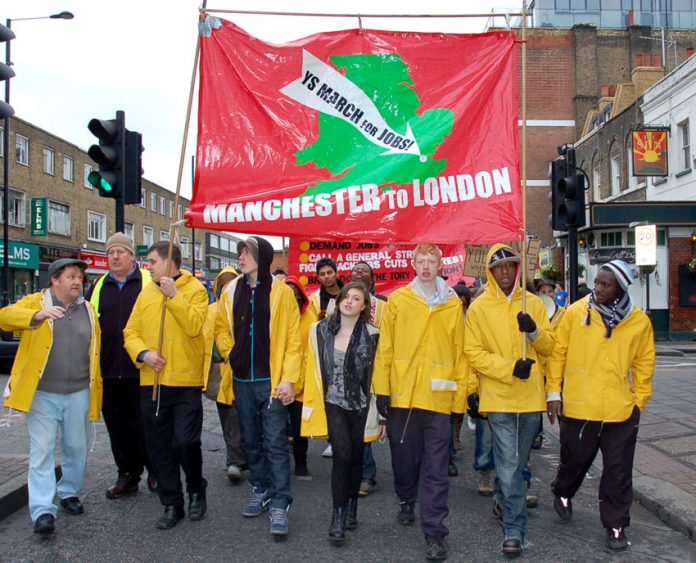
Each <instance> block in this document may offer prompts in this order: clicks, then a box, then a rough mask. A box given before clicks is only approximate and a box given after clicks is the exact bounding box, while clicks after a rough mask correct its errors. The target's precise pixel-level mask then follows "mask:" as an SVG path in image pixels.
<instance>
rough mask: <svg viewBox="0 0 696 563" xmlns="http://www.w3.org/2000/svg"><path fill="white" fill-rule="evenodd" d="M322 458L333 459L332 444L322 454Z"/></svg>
mask: <svg viewBox="0 0 696 563" xmlns="http://www.w3.org/2000/svg"><path fill="white" fill-rule="evenodd" d="M321 457H333V448H332V447H331V444H329V445H328V446H326V449H325V450H324V451H323V452H321Z"/></svg>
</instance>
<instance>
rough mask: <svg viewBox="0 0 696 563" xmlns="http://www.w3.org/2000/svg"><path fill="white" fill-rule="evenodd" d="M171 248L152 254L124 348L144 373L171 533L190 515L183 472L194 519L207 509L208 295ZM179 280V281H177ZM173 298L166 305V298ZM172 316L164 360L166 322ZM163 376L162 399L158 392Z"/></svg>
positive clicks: (153, 456) (151, 443)
mask: <svg viewBox="0 0 696 563" xmlns="http://www.w3.org/2000/svg"><path fill="white" fill-rule="evenodd" d="M168 255H169V242H167V241H160V242H156V243H155V244H153V245H152V246H151V247H150V248H149V249H148V253H147V262H148V265H149V269H150V273H151V274H152V281H153V282H154V283H150V284H148V285H147V286H146V287H145V288H144V289H143V290H142V291H141V292H140V295H139V296H138V299H137V300H136V302H135V305H134V306H133V311H132V312H131V316H130V318H129V319H128V323H127V324H126V328H125V329H124V330H123V340H124V346H125V348H126V351H127V352H128V355H129V356H130V357H131V359H132V360H133V363H135V365H136V367H138V368H139V369H140V404H141V406H142V409H143V428H144V430H145V443H146V444H147V450H148V454H149V455H150V461H152V463H153V465H154V466H155V471H156V472H157V493H158V495H159V498H160V502H161V503H162V504H163V505H164V514H163V515H162V517H161V518H160V519H159V520H158V522H157V527H158V528H159V529H161V530H167V529H169V528H172V527H174V526H175V525H176V524H177V522H179V520H181V519H182V518H183V517H184V495H183V492H182V487H181V477H180V466H181V468H182V469H183V470H184V473H185V474H186V490H187V492H188V496H189V507H188V512H189V520H200V519H201V518H203V515H204V514H205V511H206V507H207V505H206V498H205V489H206V485H207V482H206V480H205V479H203V474H202V473H203V455H202V452H201V430H202V428H203V405H202V402H201V388H202V387H203V355H204V352H205V350H204V347H205V342H204V338H203V323H204V322H205V314H206V310H207V308H208V292H207V291H206V290H205V287H203V284H202V283H200V282H199V281H198V280H197V279H196V278H194V277H193V276H192V275H191V273H190V272H187V271H185V270H180V267H181V250H180V249H179V247H178V246H176V245H174V246H173V247H172V256H171V261H172V264H171V267H170V264H169V257H168ZM170 276H171V277H170ZM165 297H166V300H165V299H164V298H165ZM162 307H164V308H165V314H164V333H163V339H162V351H161V355H160V353H159V352H158V343H159V335H160V323H161V322H162ZM155 372H159V380H158V383H159V385H158V392H157V400H153V396H152V388H153V385H154V382H155Z"/></svg>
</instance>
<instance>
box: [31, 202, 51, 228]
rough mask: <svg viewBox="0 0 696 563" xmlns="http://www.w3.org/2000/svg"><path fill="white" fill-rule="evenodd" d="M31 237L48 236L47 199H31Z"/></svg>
mask: <svg viewBox="0 0 696 563" xmlns="http://www.w3.org/2000/svg"><path fill="white" fill-rule="evenodd" d="M31 235H32V236H34V237H45V236H46V235H48V198H47V197H32V198H31Z"/></svg>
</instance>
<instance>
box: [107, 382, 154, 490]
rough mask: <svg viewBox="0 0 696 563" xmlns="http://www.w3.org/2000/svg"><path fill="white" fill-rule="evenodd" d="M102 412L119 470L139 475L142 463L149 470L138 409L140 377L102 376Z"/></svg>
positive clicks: (150, 470)
mask: <svg viewBox="0 0 696 563" xmlns="http://www.w3.org/2000/svg"><path fill="white" fill-rule="evenodd" d="M102 414H103V415H104V423H105V424H106V430H107V431H108V432H109V440H110V441H111V452H112V453H113V455H114V461H115V462H116V467H117V468H118V474H119V475H123V474H125V473H128V474H130V475H131V476H132V477H140V476H141V475H142V473H143V468H144V467H147V470H148V471H149V472H152V471H153V468H152V464H151V463H150V459H149V458H148V455H147V448H146V447H145V434H144V431H143V417H142V413H141V409H140V379H138V378H128V379H105V380H104V398H103V402H102Z"/></svg>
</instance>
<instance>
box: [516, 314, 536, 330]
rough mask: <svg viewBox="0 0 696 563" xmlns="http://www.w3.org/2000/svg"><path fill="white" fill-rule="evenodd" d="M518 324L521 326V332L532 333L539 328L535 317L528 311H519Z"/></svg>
mask: <svg viewBox="0 0 696 563" xmlns="http://www.w3.org/2000/svg"><path fill="white" fill-rule="evenodd" d="M517 325H518V326H519V327H520V332H529V333H532V332H534V331H535V330H536V329H537V326H536V323H535V322H534V319H532V317H530V316H529V315H528V314H527V313H522V312H520V313H517Z"/></svg>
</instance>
